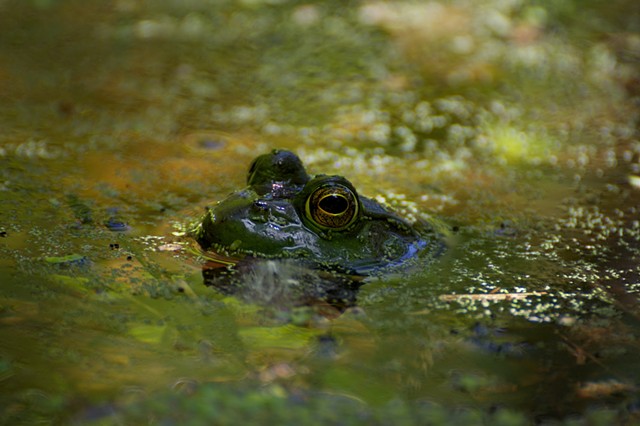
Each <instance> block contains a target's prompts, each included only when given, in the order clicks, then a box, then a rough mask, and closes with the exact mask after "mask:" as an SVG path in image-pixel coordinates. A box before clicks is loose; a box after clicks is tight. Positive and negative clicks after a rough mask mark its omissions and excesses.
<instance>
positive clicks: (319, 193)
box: [305, 182, 358, 231]
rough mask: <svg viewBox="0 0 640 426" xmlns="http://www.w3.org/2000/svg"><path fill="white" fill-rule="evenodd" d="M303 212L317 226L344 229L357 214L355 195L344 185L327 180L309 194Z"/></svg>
mask: <svg viewBox="0 0 640 426" xmlns="http://www.w3.org/2000/svg"><path fill="white" fill-rule="evenodd" d="M305 214H306V216H307V218H308V219H309V220H311V221H312V222H313V223H314V224H315V225H316V226H318V227H319V228H322V229H330V230H336V231H339V230H342V229H345V228H347V227H348V226H349V225H351V224H352V223H353V222H354V220H355V219H356V217H357V216H358V200H357V196H356V194H355V192H354V191H353V190H352V189H351V188H349V187H347V186H345V185H342V184H339V183H335V182H328V183H326V184H324V185H321V186H319V187H318V188H316V189H315V190H314V191H313V192H312V193H311V194H310V195H309V197H308V198H307V201H306V204H305Z"/></svg>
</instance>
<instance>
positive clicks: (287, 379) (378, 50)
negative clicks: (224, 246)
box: [0, 0, 640, 425]
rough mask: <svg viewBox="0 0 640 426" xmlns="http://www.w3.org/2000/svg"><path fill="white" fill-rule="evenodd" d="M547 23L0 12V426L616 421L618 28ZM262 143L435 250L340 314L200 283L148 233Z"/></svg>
mask: <svg viewBox="0 0 640 426" xmlns="http://www.w3.org/2000/svg"><path fill="white" fill-rule="evenodd" d="M556 3H557V2H546V1H535V2H527V1H509V2H495V1H488V0H487V1H482V2H470V1H462V0H460V1H452V2H419V1H406V2H404V1H403V2H395V3H389V2H366V3H349V4H347V5H345V4H344V2H324V3H316V2H310V3H307V4H302V3H299V2H292V1H264V2H263V1H242V2H211V1H190V2H173V1H159V2H147V3H144V4H142V3H136V2H128V1H120V2H115V3H113V4H111V3H109V2H96V3H95V4H90V5H89V4H86V3H85V2H78V1H60V2H54V1H45V2H43V1H37V2H18V1H11V0H10V1H4V2H2V3H1V4H0V8H1V9H2V14H1V17H0V21H1V22H0V23H2V26H3V28H4V29H5V32H6V33H7V36H6V37H3V38H2V40H0V57H2V58H3V61H2V65H1V66H0V88H1V89H2V91H3V96H4V99H5V100H6V102H3V103H2V106H0V118H1V119H2V121H3V122H4V123H8V125H7V127H6V131H5V132H3V134H2V135H1V136H0V201H1V203H0V220H1V222H0V229H2V232H3V234H2V238H0V255H1V256H0V275H1V276H2V279H1V280H0V283H1V284H0V325H1V328H0V333H1V337H2V339H1V341H2V343H1V344H0V381H1V382H2V384H3V389H4V390H3V391H2V392H0V394H1V395H0V400H1V401H2V404H0V405H2V406H3V412H2V418H3V422H7V424H11V423H20V422H22V423H34V422H38V421H41V422H65V421H66V422H68V421H77V422H79V423H89V422H91V421H93V422H96V423H102V424H110V423H114V422H128V423H138V422H147V421H150V420H154V421H166V422H171V421H173V422H181V423H194V424H198V423H203V424H208V423H212V422H217V423H220V424H225V423H238V422H247V421H250V420H251V419H259V420H260V421H265V419H269V420H270V421H273V422H274V423H284V424H287V423H297V424H299V423H302V422H304V423H305V424H306V423H309V424H314V423H315V424H328V423H329V424H335V423H367V424H391V423H393V424H425V423H432V424H447V423H448V424H451V423H455V424H482V423H485V424H505V425H507V424H530V423H531V422H533V421H539V422H542V423H544V422H550V423H554V422H555V423H558V424H562V423H563V422H564V423H568V424H570V423H571V422H574V423H575V422H578V423H580V422H581V423H589V424H612V423H616V422H617V423H622V424H624V423H628V424H633V422H634V421H635V422H637V390H636V389H635V386H634V385H636V384H637V383H638V380H639V374H638V372H639V371H640V366H639V365H638V361H637V359H636V358H637V357H636V356H634V354H637V336H638V328H637V319H638V303H637V294H638V292H639V291H640V284H639V283H640V279H639V277H640V269H639V267H638V256H639V255H640V252H639V250H640V249H639V244H638V242H639V241H640V232H639V230H640V227H639V225H638V218H637V204H638V193H637V191H638V188H637V184H635V183H634V182H635V180H634V177H637V176H636V175H638V174H639V173H640V162H639V161H638V157H639V155H640V143H638V141H637V123H638V111H637V103H636V102H637V96H638V89H637V75H638V65H637V64H638V61H637V58H638V57H639V55H638V52H639V49H638V43H637V38H638V35H637V22H639V21H638V19H637V8H634V6H633V5H632V3H631V2H628V1H622V0H617V1H614V2H612V3H611V2H610V3H607V4H606V5H599V4H598V3H597V2H586V3H585V2H564V3H562V4H560V3H557V4H556ZM425 22H426V23H431V24H430V25H425ZM51 52H55V53H51ZM210 139H211V140H215V143H214V144H203V143H201V142H202V141H203V140H210ZM276 146H277V147H283V148H289V149H294V150H295V151H297V153H298V154H300V155H301V157H302V158H303V160H304V161H305V163H307V164H309V165H310V168H311V170H310V171H311V172H312V173H337V174H343V175H345V176H346V177H348V178H349V179H350V180H352V181H353V182H354V184H356V186H357V187H358V188H362V189H361V191H362V193H363V194H365V195H370V196H374V197H377V198H378V199H379V200H380V201H382V202H385V203H388V204H390V205H392V206H393V207H394V208H396V209H398V210H399V211H400V212H401V213H402V214H403V215H405V216H407V217H409V218H411V219H417V220H419V219H420V218H421V217H429V218H435V219H436V220H438V221H439V223H441V228H442V229H443V232H446V234H447V235H448V237H447V240H448V248H447V251H446V253H444V255H443V256H442V257H441V258H440V259H439V260H438V261H437V262H432V263H429V266H428V268H425V270H418V271H412V272H413V273H412V274H408V275H402V276H394V277H385V278H383V279H380V280H376V281H372V282H369V283H367V284H366V285H365V286H363V288H362V291H361V293H360V295H359V308H358V309H359V311H354V312H348V313H345V314H343V315H342V316H339V317H338V318H321V316H319V315H318V314H317V312H315V311H311V312H308V311H304V312H302V311H300V310H295V309H294V310H291V309H290V307H286V306H269V307H267V308H265V307H261V306H254V305H248V304H246V303H244V302H241V301H239V300H237V299H234V298H229V297H224V296H222V295H220V294H217V293H215V292H214V291H212V290H211V289H208V288H205V287H204V286H203V285H202V278H201V270H200V269H201V265H202V260H201V259H199V258H198V257H197V256H196V255H193V253H191V252H185V251H179V247H181V245H182V246H184V245H186V244H187V243H185V242H184V241H181V240H180V239H179V238H178V237H174V236H172V235H171V229H169V228H170V227H169V226H167V224H170V223H182V222H184V221H185V220H189V219H188V217H189V216H194V217H195V216H197V215H199V214H200V213H201V206H203V205H205V204H207V203H209V202H210V201H212V200H216V199H221V198H223V197H224V196H225V195H226V194H227V193H228V192H230V191H232V190H234V189H237V188H239V187H241V186H242V185H243V184H244V180H243V179H244V171H245V168H246V164H248V162H249V161H250V160H251V159H252V158H253V157H254V156H255V154H256V153H258V152H262V151H265V150H268V149H270V148H273V147H276ZM204 147H207V148H206V149H205V148H204ZM114 209H116V210H117V211H118V212H119V214H122V217H123V218H124V219H126V222H127V223H128V224H129V225H131V230H130V231H128V232H127V233H114V232H111V231H109V230H108V229H107V228H105V227H104V226H102V225H101V224H102V223H104V222H105V221H108V220H109V218H110V217H111V212H113V211H116V210H114ZM118 218H120V216H118ZM124 219H123V220H124ZM83 259H90V260H91V263H90V264H88V265H87V266H88V267H86V268H85V267H83V268H66V267H64V265H71V264H74V263H76V262H78V261H83ZM526 293H535V294H534V295H532V296H528V297H524V298H517V297H512V298H509V295H518V294H526ZM459 295H471V296H474V297H466V298H464V297H461V298H458V299H456V298H455V297H454V298H453V299H446V298H445V299H443V298H442V297H441V296H459ZM501 295H503V296H504V298H502V299H500V298H498V297H496V296H501ZM489 296H491V297H489ZM168 388H171V389H172V390H170V391H168V390H167V389H168Z"/></svg>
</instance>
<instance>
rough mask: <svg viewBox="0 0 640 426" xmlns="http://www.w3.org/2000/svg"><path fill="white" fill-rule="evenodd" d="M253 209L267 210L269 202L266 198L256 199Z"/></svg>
mask: <svg viewBox="0 0 640 426" xmlns="http://www.w3.org/2000/svg"><path fill="white" fill-rule="evenodd" d="M253 209H254V210H255V211H259V212H265V211H267V210H269V203H267V202H266V201H264V200H256V201H254V202H253Z"/></svg>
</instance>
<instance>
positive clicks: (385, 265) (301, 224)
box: [192, 149, 444, 278]
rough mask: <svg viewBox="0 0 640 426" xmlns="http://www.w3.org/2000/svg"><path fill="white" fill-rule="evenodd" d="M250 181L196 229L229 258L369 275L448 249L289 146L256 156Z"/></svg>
mask: <svg viewBox="0 0 640 426" xmlns="http://www.w3.org/2000/svg"><path fill="white" fill-rule="evenodd" d="M246 183H247V185H246V187H245V188H243V189H240V190H238V191H236V192H234V193H232V194H231V195H229V196H228V197H227V198H225V199H223V200H222V201H219V202H218V203H217V204H216V205H214V206H210V207H207V208H206V212H205V214H204V215H203V216H202V217H201V219H200V220H199V222H198V224H197V226H196V227H195V228H194V229H193V231H192V236H193V238H194V239H195V240H196V241H197V243H198V244H199V245H200V247H201V248H202V250H204V251H205V252H208V253H215V254H217V255H218V256H219V258H221V257H222V258H225V259H229V258H231V259H234V258H235V259H241V258H246V257H249V258H259V259H287V260H295V261H297V262H302V263H303V264H305V265H309V267H310V268H311V269H314V270H324V271H327V270H329V271H334V272H339V273H341V274H345V275H349V276H352V277H361V278H362V277H369V276H373V275H379V274H382V273H386V272H390V271H397V270H400V269H402V268H406V267H407V266H408V265H410V264H411V263H412V262H415V261H416V260H418V259H425V258H432V257H435V256H437V254H438V253H440V252H442V250H443V248H444V246H443V242H442V238H440V237H439V235H438V232H437V230H436V229H435V227H434V226H431V225H430V224H429V223H428V222H427V221H424V220H422V221H418V222H414V223H411V222H410V221H409V220H407V219H405V218H403V217H402V216H400V215H399V214H398V213H396V212H395V211H393V210H392V209H391V208H389V207H387V206H385V205H383V204H381V203H379V202H378V201H376V200H375V199H373V198H369V197H365V196H362V195H360V194H359V193H358V191H357V190H356V188H355V187H354V185H353V184H352V183H351V182H350V181H349V180H347V179H346V178H345V177H343V176H340V175H327V174H317V175H314V176H311V175H309V174H308V173H307V171H306V169H305V166H304V164H303V163H302V161H301V160H300V158H299V157H298V156H297V155H296V154H295V153H293V152H291V151H288V150H284V149H274V150H272V151H270V152H268V153H266V154H262V155H260V156H258V157H257V158H255V159H254V160H253V162H252V163H251V165H250V167H249V171H248V174H247V178H246ZM220 256H221V257H220Z"/></svg>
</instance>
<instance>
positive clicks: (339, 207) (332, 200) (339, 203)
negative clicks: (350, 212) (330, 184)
mask: <svg viewBox="0 0 640 426" xmlns="http://www.w3.org/2000/svg"><path fill="white" fill-rule="evenodd" d="M318 207H320V208H321V209H322V210H324V211H325V212H327V213H330V214H341V213H344V212H346V211H347V208H348V207H349V202H348V201H347V199H346V198H344V197H343V196H341V195H335V194H334V195H327V196H326V197H324V198H323V199H322V200H320V202H319V203H318Z"/></svg>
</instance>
